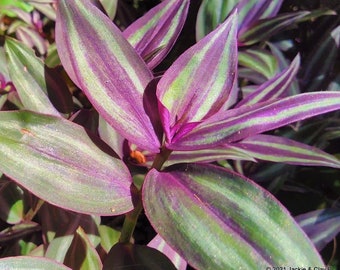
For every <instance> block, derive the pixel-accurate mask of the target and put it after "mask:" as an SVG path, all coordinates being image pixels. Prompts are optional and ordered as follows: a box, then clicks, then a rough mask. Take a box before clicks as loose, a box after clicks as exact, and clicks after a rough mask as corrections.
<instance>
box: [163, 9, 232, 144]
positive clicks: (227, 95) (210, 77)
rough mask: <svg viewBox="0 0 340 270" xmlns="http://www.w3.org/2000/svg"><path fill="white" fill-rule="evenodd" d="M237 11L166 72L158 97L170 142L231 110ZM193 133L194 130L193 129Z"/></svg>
mask: <svg viewBox="0 0 340 270" xmlns="http://www.w3.org/2000/svg"><path fill="white" fill-rule="evenodd" d="M236 36H237V14H236V11H235V12H234V13H233V14H232V15H231V16H230V17H229V18H228V19H227V20H226V21H225V22H224V23H223V24H222V25H220V27H218V28H217V29H216V30H215V31H213V32H212V33H210V34H209V35H208V36H206V37H205V38H203V39H202V40H200V41H199V42H198V43H197V44H195V45H194V46H192V47H191V48H190V49H188V50H187V51H186V52H184V53H183V54H182V55H181V56H180V57H179V58H178V59H177V60H176V61H175V62H174V64H173V65H172V66H171V67H170V68H169V69H168V70H167V71H166V72H165V74H164V75H163V77H162V79H161V80H160V82H159V83H158V86H157V97H158V100H159V103H160V104H161V105H160V106H159V110H160V114H161V117H162V122H163V127H164V130H165V132H166V135H167V141H168V142H169V143H171V142H172V141H173V139H174V137H176V139H178V137H179V136H178V134H177V133H178V132H179V131H181V136H183V135H184V133H183V132H182V131H183V130H185V131H186V132H188V131H190V129H188V128H187V127H188V125H191V126H192V124H193V123H199V122H200V121H202V120H204V119H206V118H208V117H210V116H212V115H214V114H216V113H217V112H218V111H219V110H224V109H226V108H227V107H228V106H230V105H231V104H232V103H233V102H234V101H235V97H236V87H235V84H236V78H237V75H236V71H237V38H236ZM184 127H185V128H184ZM191 129H192V128H191Z"/></svg>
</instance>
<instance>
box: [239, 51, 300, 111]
mask: <svg viewBox="0 0 340 270" xmlns="http://www.w3.org/2000/svg"><path fill="white" fill-rule="evenodd" d="M299 66H300V56H299V55H297V56H296V57H295V59H294V60H293V61H292V63H291V65H290V66H289V67H288V68H286V69H285V70H284V71H282V72H280V73H279V74H277V75H276V76H274V77H273V78H271V79H270V80H268V81H266V82H265V83H264V84H262V85H260V86H259V87H258V88H257V89H256V90H255V91H254V92H253V93H252V94H250V95H248V96H247V97H246V98H244V99H242V100H241V101H240V102H239V103H237V106H236V107H240V106H244V105H253V104H256V103H260V102H263V101H270V100H275V99H277V98H280V97H285V96H287V90H288V88H289V86H290V85H291V83H292V82H293V79H294V78H295V75H296V73H297V71H298V69H299Z"/></svg>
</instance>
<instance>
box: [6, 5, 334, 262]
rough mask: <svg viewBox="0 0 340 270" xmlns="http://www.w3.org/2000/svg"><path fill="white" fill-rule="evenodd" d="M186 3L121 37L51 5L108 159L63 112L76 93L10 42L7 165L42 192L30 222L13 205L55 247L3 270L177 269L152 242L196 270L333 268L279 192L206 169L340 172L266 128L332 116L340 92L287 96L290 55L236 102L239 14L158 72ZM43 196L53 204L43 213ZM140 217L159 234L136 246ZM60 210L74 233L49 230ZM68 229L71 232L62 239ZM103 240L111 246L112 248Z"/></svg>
mask: <svg viewBox="0 0 340 270" xmlns="http://www.w3.org/2000/svg"><path fill="white" fill-rule="evenodd" d="M188 6H189V0H168V1H163V2H162V3H161V4H159V5H158V6H156V7H155V8H154V9H152V10H150V11H149V12H148V13H146V14H145V15H144V16H143V17H141V18H140V19H138V20H137V21H136V22H134V23H133V24H132V25H131V26H129V27H128V28H127V29H126V30H124V32H121V30H119V29H118V28H117V27H116V26H115V25H114V24H113V23H112V21H111V20H110V19H109V18H108V17H107V16H106V15H104V14H103V13H102V12H101V11H100V10H99V9H97V8H96V7H95V6H94V5H92V3H91V1H88V0H86V1H85V0H82V1H80V0H75V1H67V0H59V1H57V18H56V45H57V49H58V53H59V56H60V60H61V63H62V67H63V68H64V69H65V71H66V73H67V74H68V76H69V78H70V79H71V80H72V82H73V83H74V84H75V85H76V86H77V87H78V88H80V89H81V90H82V91H83V93H84V94H85V95H86V97H87V99H88V100H89V101H90V103H91V104H92V106H93V107H94V108H95V109H96V111H97V112H98V114H99V115H100V117H101V120H100V121H101V123H102V124H101V125H100V126H99V132H98V133H99V135H100V136H101V137H102V139H104V140H106V142H107V143H108V144H110V146H111V147H112V149H113V150H114V151H112V149H108V148H107V145H103V144H102V141H100V138H99V137H98V136H97V134H93V133H91V131H89V130H86V129H84V127H82V126H81V125H79V124H77V123H75V122H72V119H74V117H73V118H69V119H67V117H65V115H68V114H69V113H70V111H69V110H67V109H66V112H68V113H66V114H65V111H62V109H60V108H63V109H65V108H67V107H68V106H63V105H65V104H67V102H69V99H70V97H66V98H65V95H66V94H63V93H64V92H63V91H64V90H63V89H65V87H66V86H65V85H64V84H63V83H64V81H63V80H60V81H58V80H55V79H54V80H53V76H52V77H51V76H49V74H51V73H50V72H51V71H48V69H47V68H46V67H45V66H44V63H43V62H42V61H41V60H40V59H38V58H36V56H35V55H34V53H33V51H32V50H30V49H28V48H27V47H26V46H24V45H23V44H21V43H19V42H18V41H16V40H13V39H10V38H9V39H7V40H6V44H5V50H6V54H7V61H8V67H9V73H10V76H11V78H12V81H13V84H14V86H15V88H16V90H17V92H18V95H19V97H20V99H21V101H22V103H23V106H24V109H25V110H13V111H1V112H0V120H1V121H0V126H1V127H0V149H1V152H2V153H3V154H2V155H1V157H0V170H1V171H2V172H3V173H4V175H6V182H7V181H8V182H10V181H9V180H8V179H7V177H8V178H10V179H11V180H13V181H15V182H16V183H18V184H19V185H20V186H21V187H23V188H24V189H27V190H28V191H30V192H31V193H32V194H34V195H35V196H37V197H38V198H40V200H39V201H38V203H37V205H38V206H39V207H41V208H40V210H39V207H33V208H32V209H31V210H30V212H29V215H28V214H26V215H24V214H23V210H22V209H20V208H19V210H18V209H17V211H19V213H20V214H19V215H18V216H19V217H18V218H17V219H16V221H15V222H18V221H21V223H20V225H22V224H27V223H29V224H31V223H30V222H28V221H29V220H30V219H32V215H34V214H36V212H38V211H39V212H40V214H41V215H42V213H44V215H50V216H51V219H50V220H49V222H47V223H46V224H44V225H43V226H44V227H43V228H42V230H43V231H44V233H45V234H46V235H45V237H44V239H46V240H45V241H46V245H47V246H48V248H47V251H46V252H45V251H43V250H41V249H42V247H40V249H38V247H37V249H38V251H39V252H40V253H39V254H41V255H43V256H46V257H48V258H50V259H46V258H32V257H30V256H28V257H27V256H24V257H20V260H18V261H15V260H14V259H3V260H0V264H2V265H3V266H4V267H13V266H14V267H17V265H18V264H20V265H21V266H22V265H24V264H27V263H28V262H32V261H34V263H36V264H37V265H38V264H39V263H41V265H45V266H46V267H49V268H50V267H52V268H53V267H54V269H67V268H65V266H63V265H61V264H60V263H63V264H64V265H66V266H68V267H71V268H72V269H101V268H103V269H114V268H115V267H116V268H117V267H133V265H135V264H139V265H143V266H145V267H148V268H147V269H149V268H150V269H158V268H161V269H173V268H174V267H175V266H174V265H173V264H172V263H171V262H170V261H169V260H168V259H167V258H166V257H164V255H162V253H159V252H158V251H156V250H155V249H154V248H155V247H156V248H157V249H159V250H161V251H162V252H163V253H164V254H165V255H167V256H168V257H169V258H170V259H172V261H173V262H174V263H175V265H176V267H177V268H178V269H183V267H185V264H186V263H188V264H190V265H191V266H192V267H194V268H197V269H259V268H266V267H271V266H277V265H289V266H291V265H296V266H301V267H308V266H311V265H312V266H317V267H325V266H324V262H323V261H322V259H321V258H320V255H319V254H318V252H317V250H316V249H315V247H314V246H313V243H312V242H311V241H310V239H309V238H308V237H307V236H306V234H305V233H304V232H303V231H302V229H301V228H300V226H299V225H298V224H297V222H296V221H295V220H294V219H293V218H292V217H291V215H290V214H289V212H288V211H287V210H286V209H285V208H284V206H283V205H282V204H281V203H280V202H279V201H278V200H277V199H275V198H274V196H272V195H271V194H270V193H269V192H268V191H267V190H265V189H263V188H262V187H260V186H259V185H257V184H256V183H255V182H254V181H252V180H250V179H248V178H246V177H245V176H243V175H242V174H239V173H236V172H235V171H233V170H232V169H227V168H224V167H221V166H217V165H216V164H207V163H212V162H215V161H218V160H225V159H235V160H255V159H264V160H270V161H275V162H286V163H290V164H300V165H306V166H315V165H317V166H327V167H333V168H339V167H340V162H339V161H338V160H337V159H336V158H335V157H333V156H332V155H330V154H327V153H325V152H324V151H322V150H320V149H316V148H314V147H312V146H309V145H306V144H303V143H299V142H296V141H293V140H291V139H287V138H284V137H279V136H273V135H268V134H267V135H264V134H262V133H264V132H266V131H271V130H275V129H277V128H279V127H282V126H286V125H288V124H291V123H294V122H297V121H301V120H304V119H306V118H309V117H312V116H317V115H320V114H323V113H327V112H331V111H336V110H338V109H339V108H340V93H339V92H336V91H324V92H312V93H305V94H299V95H291V96H283V95H282V94H281V93H283V92H285V91H286V89H287V87H289V86H290V85H291V83H292V81H293V79H294V76H295V74H296V71H297V69H298V66H299V60H300V59H299V56H296V58H295V59H294V60H293V62H292V63H291V65H290V66H289V67H287V68H286V69H284V70H283V71H282V72H280V73H278V74H277V75H275V76H274V77H272V78H270V79H269V80H266V81H265V82H264V83H263V84H260V85H259V86H258V87H256V89H255V90H254V91H253V92H252V93H251V94H249V95H248V96H246V97H244V99H242V100H239V98H238V96H239V95H238V94H239V87H238V85H237V81H238V70H237V66H238V29H239V27H238V21H237V17H238V11H237V9H234V10H233V11H232V12H231V14H230V15H229V16H228V18H227V19H226V20H225V21H224V22H223V23H222V24H221V25H220V26H219V27H218V28H216V29H215V30H214V31H212V32H211V33H209V34H208V35H207V36H206V37H204V38H202V39H201V40H200V41H198V42H197V43H196V44H195V45H194V46H192V47H191V48H189V49H188V50H187V51H186V52H184V53H183V54H182V55H180V56H178V58H177V59H176V61H175V62H174V63H173V64H172V65H171V66H170V68H169V69H167V70H166V71H165V73H164V74H163V75H162V76H161V78H155V76H154V74H153V72H152V69H153V68H154V67H156V66H157V65H158V64H159V63H160V62H161V61H162V60H163V59H164V57H165V56H166V54H167V53H168V52H169V51H170V49H171V48H172V46H173V44H174V43H175V41H176V39H177V37H178V35H179V33H180V31H181V29H182V27H183V24H184V22H185V18H186V14H187V10H188ZM51 78H52V79H51ZM51 93H54V94H55V95H54V96H51ZM60 97H61V98H60ZM56 100H58V101H59V104H60V105H61V106H60V107H59V109H58V108H57V106H55V103H56ZM60 101H62V102H60ZM126 148H128V150H126ZM169 162H170V163H171V164H172V165H170V164H169ZM136 163H137V164H136ZM138 169H140V170H138ZM137 171H138V172H142V173H140V174H139V175H137V174H136V172H137ZM28 172H29V173H28ZM133 177H134V180H135V181H133ZM138 177H139V179H140V178H141V180H140V181H139V182H138V183H137V178H138ZM12 189H13V190H14V191H13V192H16V193H15V194H16V196H17V197H18V199H20V198H22V197H21V195H20V190H19V191H15V188H12ZM43 201H46V202H48V203H50V204H52V205H55V206H57V208H54V207H52V206H51V205H48V204H46V203H45V205H43V206H41V205H42V204H43ZM51 209H57V210H54V211H56V213H57V214H55V215H54V214H52V210H51ZM62 209H65V210H71V211H73V212H77V213H78V214H76V213H73V214H71V215H70V216H68V215H65V214H63V212H62V211H61V210H62ZM143 209H144V211H145V214H146V216H147V218H148V220H149V221H150V223H151V225H152V227H153V228H154V230H155V231H156V232H157V234H158V235H157V236H156V238H155V240H154V241H153V242H152V243H150V245H149V246H150V247H145V246H139V245H135V244H133V243H132V234H133V231H134V228H135V225H136V222H137V219H138V217H139V216H140V214H141V212H142V210H143ZM10 211H11V210H7V213H8V212H10ZM32 212H33V213H32ZM38 214H39V213H38ZM84 214H85V215H84ZM57 215H60V217H64V218H65V219H70V220H71V222H70V224H71V225H68V226H67V225H65V223H63V226H66V227H65V228H62V226H60V227H59V228H53V227H55V224H54V223H53V222H51V220H52V219H53V216H57ZM89 215H90V216H89ZM118 215H125V221H124V224H123V226H122V228H121V230H120V236H119V239H117V234H116V233H115V232H114V231H113V230H110V229H109V228H105V227H103V226H100V225H99V223H100V221H98V217H99V216H102V217H103V216H118ZM54 218H55V217H54ZM58 220H63V218H58ZM25 222H26V223H25ZM31 225H32V226H33V227H34V224H31ZM47 228H50V230H52V231H56V232H58V233H55V235H51V233H50V231H49V230H48V229H47ZM19 232H20V231H19ZM61 232H63V233H64V235H63V236H64V237H62V238H61V237H57V236H58V235H60V233H61ZM6 233H8V232H7V231H6V232H3V233H2V235H6V236H8V234H6ZM98 235H101V237H100V239H98ZM96 236H97V237H96ZM106 237H112V238H113V239H114V240H112V241H111V242H110V241H107V239H106V241H107V242H104V240H103V239H105V238H106ZM115 241H118V242H119V243H118V244H116V245H114V246H113V247H112V245H113V244H114V242H115ZM108 242H109V243H108ZM98 246H101V248H102V249H104V251H105V252H104V255H102V254H101V256H100V255H99V253H98V251H97V249H96V247H98ZM111 247H112V248H111ZM151 247H154V248H151ZM38 251H36V252H38ZM80 251H81V253H78V252H80ZM76 253H78V254H81V256H74V254H76ZM29 254H31V253H29ZM72 255H73V256H72ZM102 258H103V259H102ZM51 259H54V262H53V261H51ZM162 266H164V267H162ZM157 267H158V268H157Z"/></svg>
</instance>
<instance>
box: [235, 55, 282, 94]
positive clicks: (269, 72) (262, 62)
mask: <svg viewBox="0 0 340 270" xmlns="http://www.w3.org/2000/svg"><path fill="white" fill-rule="evenodd" d="M238 63H239V65H240V66H243V67H247V68H249V69H251V72H252V73H253V74H254V75H255V76H256V75H257V76H258V74H257V73H260V74H261V76H265V78H266V79H270V78H272V77H273V76H274V75H275V73H276V71H277V60H276V59H275V57H274V56H273V55H272V54H271V53H270V52H268V51H267V50H262V49H247V50H242V51H239V52H238ZM254 71H255V72H256V73H254ZM239 75H240V73H239ZM242 89H243V87H242Z"/></svg>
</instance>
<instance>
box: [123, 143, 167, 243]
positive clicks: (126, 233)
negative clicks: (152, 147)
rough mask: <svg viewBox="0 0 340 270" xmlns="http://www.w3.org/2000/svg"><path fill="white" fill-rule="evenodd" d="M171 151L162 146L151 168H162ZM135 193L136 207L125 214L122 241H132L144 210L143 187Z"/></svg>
mask: <svg viewBox="0 0 340 270" xmlns="http://www.w3.org/2000/svg"><path fill="white" fill-rule="evenodd" d="M171 152H172V151H171V150H169V149H166V148H165V147H162V148H161V151H160V152H159V153H158V154H157V155H156V157H155V160H154V162H153V164H152V166H151V169H156V170H160V169H161V168H162V166H163V164H164V162H165V161H167V159H168V158H169V156H170V154H171ZM133 195H134V199H135V208H134V209H133V210H132V211H131V212H129V213H127V214H126V215H125V220H124V224H123V227H122V231H121V234H120V238H119V242H120V243H130V241H131V237H132V235H133V232H134V230H135V227H136V224H137V220H138V217H139V215H140V213H141V212H142V210H143V203H142V188H141V189H140V190H137V188H136V192H135V194H133Z"/></svg>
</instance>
